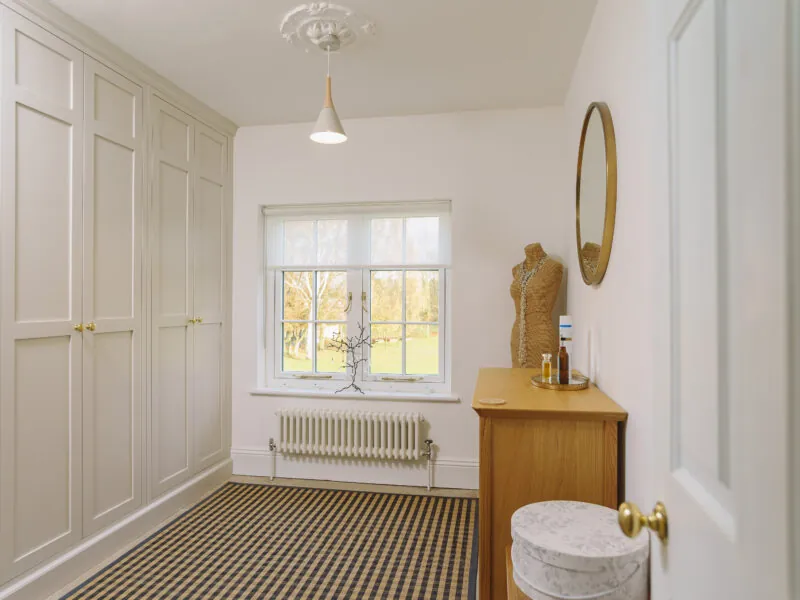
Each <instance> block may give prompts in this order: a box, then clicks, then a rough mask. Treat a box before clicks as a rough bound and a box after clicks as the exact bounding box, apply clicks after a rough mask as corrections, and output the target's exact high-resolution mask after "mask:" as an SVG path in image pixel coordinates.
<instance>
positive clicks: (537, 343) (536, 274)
mask: <svg viewBox="0 0 800 600" xmlns="http://www.w3.org/2000/svg"><path fill="white" fill-rule="evenodd" d="M511 273H512V275H513V276H514V281H513V282H512V283H511V297H512V298H513V299H514V306H515V309H516V319H515V320H514V327H513V328H512V330H511V363H512V365H513V366H514V367H538V366H540V365H541V363H542V354H544V353H545V352H549V353H550V354H553V356H555V353H556V352H557V351H558V336H557V335H556V329H555V327H554V326H553V321H552V313H553V307H554V306H555V303H556V298H557V297H558V291H559V289H560V288H561V278H562V275H563V267H562V266H561V264H560V263H558V262H556V261H555V260H553V259H552V258H550V257H549V256H548V255H547V253H546V252H545V251H544V249H543V248H542V246H541V244H530V245H528V246H526V247H525V260H524V261H523V262H522V263H520V264H518V265H516V266H515V267H514V268H513V269H512V271H511ZM521 341H522V343H520V342H521Z"/></svg>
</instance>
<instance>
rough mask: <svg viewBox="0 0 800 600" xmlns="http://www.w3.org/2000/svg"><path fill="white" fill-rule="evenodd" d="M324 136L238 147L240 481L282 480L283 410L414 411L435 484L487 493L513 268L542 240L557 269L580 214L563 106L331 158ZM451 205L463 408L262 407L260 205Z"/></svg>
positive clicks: (414, 121) (423, 122) (375, 122)
mask: <svg viewBox="0 0 800 600" xmlns="http://www.w3.org/2000/svg"><path fill="white" fill-rule="evenodd" d="M310 128H311V125H308V124H299V125H281V126H269V127H244V128H241V129H240V130H239V132H238V134H237V136H236V147H235V174H236V175H235V177H236V180H235V201H234V248H233V298H234V321H233V450H232V454H233V457H234V465H235V466H234V470H235V472H236V473H240V474H268V473H269V472H270V471H271V459H270V458H269V456H268V454H267V451H266V449H267V444H268V440H269V437H270V436H274V437H277V432H276V423H277V421H276V418H275V417H274V412H275V409H277V408H279V407H283V406H295V407H310V406H317V407H330V408H350V407H358V408H362V409H364V408H366V409H369V410H376V411H392V410H413V411H420V412H422V413H423V414H424V415H425V416H426V418H427V419H428V421H429V422H430V427H431V429H430V434H431V437H432V438H433V439H434V440H435V442H436V444H437V445H438V447H439V452H438V457H439V462H438V464H437V470H436V481H435V485H437V486H442V487H477V483H478V471H477V461H478V419H477V417H476V415H475V414H474V413H473V411H472V409H471V408H470V404H471V401H472V394H473V389H474V384H475V379H476V377H477V374H478V369H479V368H480V367H486V366H511V360H510V350H509V338H510V334H511V325H512V323H513V319H514V309H513V303H512V301H511V298H510V296H509V291H508V288H509V285H510V283H511V268H512V266H513V265H515V264H517V263H518V262H520V261H521V260H522V259H523V258H524V254H523V247H524V246H525V245H526V244H528V243H531V242H536V241H538V242H541V243H542V245H543V246H544V248H545V249H546V250H547V251H548V252H549V253H551V254H552V255H554V256H556V257H562V256H565V255H566V253H567V252H568V251H571V249H572V246H574V240H573V238H571V237H568V236H565V235H564V231H565V230H566V228H567V222H568V221H570V220H571V219H572V215H573V214H574V213H573V211H574V208H573V206H574V202H573V201H572V199H571V198H569V194H568V190H569V189H570V188H571V186H572V181H573V179H572V177H573V175H572V172H571V170H570V169H568V168H567V166H566V163H565V161H564V156H565V154H566V150H565V146H564V144H565V135H564V121H563V111H562V109H560V108H552V109H542V110H520V111H497V112H495V111H486V112H469V113H458V114H448V115H430V116H414V117H399V118H380V119H360V120H353V121H348V122H346V123H345V128H346V130H347V133H348V135H349V136H350V139H349V140H348V142H347V143H346V144H344V145H341V146H334V147H325V146H320V145H318V144H314V143H312V142H310V141H309V139H308V133H309V131H310ZM420 199H450V200H452V202H453V217H452V227H453V236H452V237H453V268H452V273H451V278H450V289H451V292H452V309H453V312H452V316H453V318H452V328H453V329H452V342H453V343H452V374H453V391H454V392H455V393H457V394H459V395H460V396H461V401H460V403H447V404H445V403H430V402H429V403H414V402H398V403H392V402H388V401H368V400H352V401H347V400H336V399H315V400H311V399H302V398H293V399H289V398H275V397H266V396H252V395H250V391H251V390H252V389H253V388H255V387H256V386H257V385H258V384H259V381H258V372H259V365H258V359H257V354H258V353H257V345H258V340H259V335H258V316H259V311H260V310H261V308H260V306H259V301H258V279H259V273H258V269H259V256H260V252H261V245H260V244H261V240H260V239H259V215H260V213H259V206H261V205H264V204H292V203H296V204H301V203H320V202H375V201H398V200H420ZM278 475H279V476H287V477H305V478H317V479H340V480H349V481H371V482H382V483H397V484H412V485H424V483H425V479H426V477H425V473H424V470H423V467H422V466H416V467H409V466H407V465H394V466H387V465H376V464H368V465H364V464H354V463H349V462H347V461H331V460H320V459H291V460H289V459H287V460H283V459H280V461H279V463H278Z"/></svg>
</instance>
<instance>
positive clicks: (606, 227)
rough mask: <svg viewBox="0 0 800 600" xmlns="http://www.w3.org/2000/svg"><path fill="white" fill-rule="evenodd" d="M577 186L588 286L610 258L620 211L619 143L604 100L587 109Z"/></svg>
mask: <svg viewBox="0 0 800 600" xmlns="http://www.w3.org/2000/svg"><path fill="white" fill-rule="evenodd" d="M575 187H576V191H575V211H576V235H577V239H578V262H579V263H580V267H581V275H582V276H583V281H584V282H585V283H586V285H597V284H599V283H600V282H601V281H602V280H603V276H604V275H605V274H606V269H607V268H608V260H609V258H610V257H611V243H612V242H613V240H614V219H615V216H616V210H617V143H616V139H615V137H614V123H613V121H612V120H611V111H610V110H609V109H608V105H606V104H605V103H604V102H592V103H591V104H590V105H589V108H588V109H587V110H586V116H585V117H584V119H583V129H582V130H581V144H580V149H579V150H578V176H577V181H576V186H575Z"/></svg>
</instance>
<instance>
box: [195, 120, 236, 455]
mask: <svg viewBox="0 0 800 600" xmlns="http://www.w3.org/2000/svg"><path fill="white" fill-rule="evenodd" d="M194 140H195V143H194V145H195V156H194V161H193V167H194V168H193V171H194V174H195V175H194V190H195V193H194V210H193V213H194V228H193V244H192V246H193V248H194V318H195V321H196V323H195V324H194V351H193V353H192V356H193V360H194V367H193V370H194V394H195V397H194V454H195V460H196V468H197V469H198V470H200V469H204V468H206V467H208V466H211V465H213V464H214V463H217V462H219V461H220V460H221V459H222V458H223V456H224V454H225V448H226V443H225V425H224V423H225V413H224V408H223V407H224V397H225V393H224V389H225V384H224V368H223V366H224V361H223V356H224V348H225V345H224V341H225V340H224V335H223V318H224V313H225V287H226V286H225V281H226V277H225V272H226V269H225V264H226V261H225V256H226V253H225V247H226V240H225V238H226V235H225V231H226V228H225V224H226V220H227V214H226V211H225V182H226V178H227V170H228V169H227V167H228V162H227V160H228V151H227V147H226V146H227V143H226V139H225V137H224V136H222V135H220V134H219V133H217V132H216V131H214V130H213V129H210V128H208V127H206V126H205V125H202V124H201V123H196V125H195V136H194Z"/></svg>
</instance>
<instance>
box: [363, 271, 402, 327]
mask: <svg viewBox="0 0 800 600" xmlns="http://www.w3.org/2000/svg"><path fill="white" fill-rule="evenodd" d="M370 279H371V282H370V298H371V308H370V317H371V320H372V321H402V320H403V272H402V271H372V272H371V273H370Z"/></svg>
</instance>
